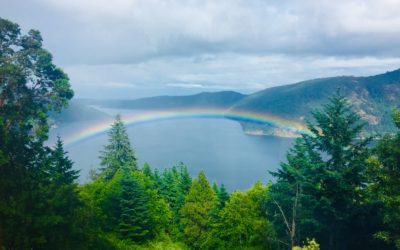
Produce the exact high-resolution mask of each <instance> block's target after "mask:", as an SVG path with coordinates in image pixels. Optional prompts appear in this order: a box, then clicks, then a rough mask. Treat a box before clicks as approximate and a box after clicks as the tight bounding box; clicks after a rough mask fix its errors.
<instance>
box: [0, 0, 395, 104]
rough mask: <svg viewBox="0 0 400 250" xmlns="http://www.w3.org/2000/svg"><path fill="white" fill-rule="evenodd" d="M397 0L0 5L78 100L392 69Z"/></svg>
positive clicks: (33, 1) (27, 1)
mask: <svg viewBox="0 0 400 250" xmlns="http://www.w3.org/2000/svg"><path fill="white" fill-rule="evenodd" d="M399 13H400V1H399V0H375V1H367V0H364V1H361V0H359V1H356V0H335V1H331V0H327V1H324V0H314V1H313V0H303V1H300V0H293V1H289V0H269V1H268V0H229V1H228V0H226V1H224V0H209V1H208V0H198V1H197V0H186V1H184V0H165V1H161V0H0V17H3V18H7V19H9V20H11V21H14V22H17V23H18V24H20V25H21V27H22V28H23V30H24V31H27V30H28V29H30V28H34V29H38V30H40V31H41V32H42V35H43V38H44V44H45V47H46V48H47V49H48V50H49V51H50V52H51V53H52V54H53V56H54V60H55V62H56V64H57V65H59V66H60V67H62V68H63V69H64V70H65V71H66V73H67V74H68V75H69V76H70V79H71V84H72V86H73V88H74V90H75V92H76V96H77V97H94V98H136V97H143V96H152V95H160V94H190V93H197V92H201V91H220V90H236V91H239V92H242V93H251V92H255V91H258V90H261V89H264V88H267V87H271V86H276V85H282V84H288V83H294V82H298V81H302V80H307V79H311V78H319V77H326V76H336V75H356V76H363V75H373V74H377V73H381V72H385V71H389V70H394V69H397V68H400V46H399V44H400V14H399Z"/></svg>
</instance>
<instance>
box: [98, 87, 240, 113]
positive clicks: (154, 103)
mask: <svg viewBox="0 0 400 250" xmlns="http://www.w3.org/2000/svg"><path fill="white" fill-rule="evenodd" d="M244 97H245V95H243V94H240V93H238V92H234V91H221V92H213V93H211V92H202V93H199V94H195V95H187V96H155V97H148V98H141V99H136V100H119V101H117V100H116V101H106V102H102V103H98V104H100V105H101V106H103V107H107V108H121V109H150V110H154V109H181V108H222V109H225V108H229V107H231V106H232V105H233V104H235V103H237V102H239V101H240V100H242V99H243V98H244Z"/></svg>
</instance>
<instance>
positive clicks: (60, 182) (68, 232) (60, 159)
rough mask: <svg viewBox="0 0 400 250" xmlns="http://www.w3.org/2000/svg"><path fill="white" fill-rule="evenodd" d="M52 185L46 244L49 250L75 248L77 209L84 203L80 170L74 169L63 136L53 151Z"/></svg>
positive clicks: (49, 188)
mask: <svg viewBox="0 0 400 250" xmlns="http://www.w3.org/2000/svg"><path fill="white" fill-rule="evenodd" d="M46 165H47V166H46V167H47V168H48V171H47V173H48V175H49V184H48V186H46V192H47V198H46V203H47V204H48V205H47V210H48V212H46V213H45V216H47V217H48V218H49V219H51V220H49V223H51V224H52V226H50V225H49V226H48V227H46V228H47V233H46V234H47V235H49V237H48V239H47V243H46V247H47V248H48V249H70V248H76V246H77V244H78V242H76V240H75V239H76V237H77V235H76V232H77V230H76V228H75V227H76V223H75V220H77V218H76V216H75V214H76V210H77V209H78V208H79V207H80V206H81V201H80V198H79V195H78V190H77V184H76V182H75V181H76V180H77V179H78V177H79V170H74V169H73V163H72V161H71V160H70V159H69V158H68V156H67V152H65V151H64V146H63V143H62V141H61V139H60V138H59V137H58V139H57V142H56V145H55V147H54V148H53V149H51V150H50V153H49V159H48V163H47V164H46Z"/></svg>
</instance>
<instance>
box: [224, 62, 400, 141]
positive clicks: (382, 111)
mask: <svg viewBox="0 0 400 250" xmlns="http://www.w3.org/2000/svg"><path fill="white" fill-rule="evenodd" d="M338 89H339V90H340V92H341V93H342V94H343V95H345V96H346V97H347V98H348V100H349V102H350V104H351V105H352V107H353V108H354V111H355V112H356V113H358V114H359V115H360V117H361V118H362V119H363V120H364V121H366V122H368V127H367V131H369V132H374V131H381V132H390V131H392V130H393V129H394V126H393V124H392V122H391V117H390V114H391V110H392V108H394V107H399V106H400V69H397V70H394V71H390V72H386V73H384V74H379V75H375V76H369V77H355V76H338V77H329V78H320V79H314V80H308V81H303V82H299V83H295V84H290V85H284V86H279V87H273V88H268V89H265V90H262V91H259V92H256V93H254V94H251V95H249V96H247V97H245V98H243V99H242V100H240V101H239V102H237V103H235V104H234V105H232V107H231V109H232V110H238V111H248V110H251V111H255V112H263V113H268V114H273V115H278V116H282V117H284V118H287V119H292V120H295V121H299V122H304V121H305V119H310V118H311V117H310V114H311V111H312V110H313V109H315V108H320V107H321V105H323V104H324V103H326V102H327V99H328V98H329V97H330V96H332V95H333V94H334V93H335V92H336V90H338ZM242 125H243V127H244V128H245V130H247V131H248V132H251V130H260V129H261V130H263V131H264V132H265V133H266V134H268V129H269V128H268V127H266V126H260V125H255V126H253V125H252V124H242Z"/></svg>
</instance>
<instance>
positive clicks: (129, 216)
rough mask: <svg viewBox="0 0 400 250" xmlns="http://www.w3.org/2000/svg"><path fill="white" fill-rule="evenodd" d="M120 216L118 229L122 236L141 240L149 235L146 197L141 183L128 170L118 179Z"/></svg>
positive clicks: (149, 222)
mask: <svg viewBox="0 0 400 250" xmlns="http://www.w3.org/2000/svg"><path fill="white" fill-rule="evenodd" d="M120 185H121V195H120V200H119V204H120V211H121V214H120V218H119V224H118V231H119V233H120V235H121V236H122V237H123V238H127V239H131V240H133V241H137V242H141V241H144V240H147V239H149V238H150V237H151V221H150V216H149V213H148V210H149V208H148V202H149V201H148V197H147V196H146V192H145V190H144V188H143V186H142V185H141V183H140V182H139V181H138V180H136V178H134V177H133V176H132V175H131V174H130V173H129V172H128V171H126V172H124V173H123V176H122V179H121V181H120Z"/></svg>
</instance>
